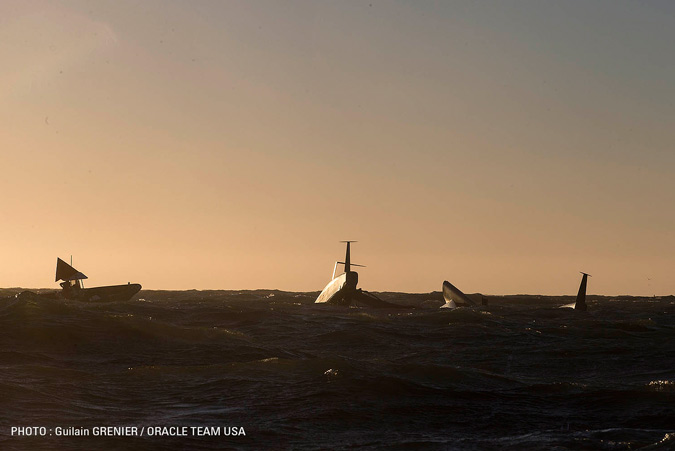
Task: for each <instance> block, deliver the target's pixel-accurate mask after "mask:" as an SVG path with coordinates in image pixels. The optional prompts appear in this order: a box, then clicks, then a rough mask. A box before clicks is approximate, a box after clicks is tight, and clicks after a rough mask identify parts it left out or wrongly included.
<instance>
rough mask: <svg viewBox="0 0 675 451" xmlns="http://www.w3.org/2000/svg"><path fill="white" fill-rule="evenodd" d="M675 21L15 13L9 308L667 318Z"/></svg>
mask: <svg viewBox="0 0 675 451" xmlns="http://www.w3.org/2000/svg"><path fill="white" fill-rule="evenodd" d="M673 42H675V4H673V3H672V2H667V1H646V2H635V1H622V0H616V1H614V0H612V1H592V2H566V1H559V2H549V1H534V0H533V1H481V2H474V1H419V2H418V1H415V2H412V1H410V2H404V1H377V0H367V1H363V2H359V1H344V2H343V1H334V2H328V1H200V0H195V1H155V0H144V1H142V2H138V1H133V2H132V1H112V0H111V1H84V0H82V1H59V2H54V1H33V0H27V1H26V0H21V1H18V0H17V1H15V0H3V1H2V2H0V152H1V155H2V160H1V161H2V177H1V178H0V186H1V187H2V194H3V196H2V200H1V201H0V206H1V214H2V220H1V222H0V224H1V229H0V230H1V231H2V233H1V234H0V249H1V250H2V259H0V286H2V287H16V286H22V287H34V288H35V287H54V288H58V286H57V285H56V284H55V283H54V281H53V277H54V269H55V263H56V257H57V256H59V257H61V258H63V259H65V260H68V259H69V258H70V256H71V255H73V260H74V261H73V263H74V266H75V267H76V268H78V269H79V270H81V271H82V272H84V273H85V274H87V275H88V276H89V280H88V281H86V283H87V286H95V285H106V284H116V283H126V282H127V281H131V282H138V283H141V284H143V286H144V288H149V289H191V288H196V289H255V288H270V289H271V288H278V289H282V290H294V291H310V290H321V289H322V288H323V286H324V285H325V284H326V283H327V282H328V279H329V278H330V275H331V273H332V269H333V262H334V261H335V260H337V259H342V258H343V257H344V248H343V245H342V244H340V243H339V242H338V241H339V240H345V239H352V240H358V241H359V243H357V244H354V245H353V249H352V258H353V261H354V262H356V263H361V264H365V265H367V268H362V269H361V270H360V271H359V272H360V286H361V287H363V288H364V289H368V290H372V291H407V292H429V291H438V290H440V288H441V283H442V281H443V280H444V279H447V280H450V281H451V282H452V283H453V284H455V285H457V286H458V287H459V288H460V289H462V290H463V291H465V292H477V291H481V292H483V293H486V294H515V293H530V294H574V293H576V290H577V288H578V284H579V280H580V275H579V273H578V271H585V272H589V273H591V274H592V275H593V278H591V279H589V288H588V291H589V293H591V294H634V295H654V294H656V295H663V294H672V293H675V278H674V277H673V270H674V269H675V209H674V208H673V205H674V204H675V176H674V169H675V148H674V147H675V146H674V143H675V139H674V138H675V52H673V49H672V46H673Z"/></svg>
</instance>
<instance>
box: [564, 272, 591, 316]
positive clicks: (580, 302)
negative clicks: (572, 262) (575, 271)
mask: <svg viewBox="0 0 675 451" xmlns="http://www.w3.org/2000/svg"><path fill="white" fill-rule="evenodd" d="M579 272H581V271H579ZM581 274H583V276H581V285H579V292H578V293H577V299H576V301H574V302H573V303H572V304H567V305H563V306H562V307H561V308H573V309H574V310H581V311H582V312H585V311H586V310H587V309H588V307H587V306H586V283H587V280H588V277H589V276H590V274H586V273H585V272H581Z"/></svg>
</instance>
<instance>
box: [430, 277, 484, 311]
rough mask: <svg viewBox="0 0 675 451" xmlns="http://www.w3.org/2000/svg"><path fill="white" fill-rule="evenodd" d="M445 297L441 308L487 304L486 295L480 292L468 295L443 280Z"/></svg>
mask: <svg viewBox="0 0 675 451" xmlns="http://www.w3.org/2000/svg"><path fill="white" fill-rule="evenodd" d="M443 299H445V304H444V305H441V308H447V309H454V308H457V307H476V306H478V305H481V304H482V305H487V301H486V298H485V296H483V295H482V294H480V293H476V294H469V295H466V294H464V293H462V291H461V290H460V289H459V288H457V287H456V286H454V285H453V284H451V283H450V282H448V281H447V280H445V281H443Z"/></svg>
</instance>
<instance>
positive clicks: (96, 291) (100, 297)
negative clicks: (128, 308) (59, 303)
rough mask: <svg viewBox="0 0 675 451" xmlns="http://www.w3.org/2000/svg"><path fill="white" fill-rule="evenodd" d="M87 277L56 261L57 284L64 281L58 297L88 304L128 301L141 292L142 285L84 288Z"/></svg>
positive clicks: (66, 264) (62, 262)
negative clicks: (83, 281)
mask: <svg viewBox="0 0 675 451" xmlns="http://www.w3.org/2000/svg"><path fill="white" fill-rule="evenodd" d="M86 278H87V276H85V275H84V274H82V273H81V272H80V271H78V270H77V269H75V268H73V267H72V266H70V265H69V264H68V263H66V262H64V261H63V260H61V259H60V258H57V259H56V280H55V281H56V282H58V281H59V280H62V281H63V282H61V284H60V285H61V291H60V292H59V293H58V296H59V297H61V298H65V299H71V300H76V301H87V302H115V301H128V300H129V299H131V298H132V297H133V296H134V295H135V294H136V293H138V292H139V291H140V290H141V285H140V284H137V283H128V284H126V285H110V286H105V287H93V288H84V286H83V285H82V280H84V279H86Z"/></svg>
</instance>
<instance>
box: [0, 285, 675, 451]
mask: <svg viewBox="0 0 675 451" xmlns="http://www.w3.org/2000/svg"><path fill="white" fill-rule="evenodd" d="M315 296H316V293H304V294H303V293H283V292H273V291H263V290H259V291H246V292H231V291H230V292H226V291H218V292H199V291H188V292H148V291H144V292H141V293H140V298H141V299H140V300H139V299H135V300H132V301H129V302H122V303H108V304H86V303H81V302H75V301H54V300H45V299H41V298H37V297H31V296H22V297H19V298H16V297H10V296H8V297H3V298H2V299H0V412H2V413H1V414H0V434H1V435H0V449H31V450H32V449H218V448H244V449H270V448H271V449H287V448H293V449H305V448H307V449H317V448H321V449H352V448H359V449H379V448H389V449H466V450H484V449H487V450H489V449H499V450H528V449H546V450H568V449H574V450H576V449H603V450H632V449H645V450H652V449H659V450H660V449H675V299H674V298H672V297H670V298H664V299H651V298H643V299H640V298H631V299H610V298H601V299H593V298H591V301H590V302H589V311H588V312H587V313H584V312H576V311H573V310H567V309H559V308H557V307H558V306H559V305H562V304H564V303H567V302H570V299H562V298H559V299H555V298H544V297H508V298H491V299H490V300H491V305H490V306H488V307H482V308H480V309H476V310H472V309H457V310H454V311H448V310H441V309H436V308H433V307H435V306H438V305H440V301H439V299H440V294H438V293H435V294H428V295H405V294H383V298H384V299H386V300H393V301H395V302H400V303H406V304H417V305H420V304H421V305H423V306H424V307H425V308H422V309H419V310H396V311H392V310H371V309H350V308H340V307H331V306H325V305H323V306H315V305H312V302H313V300H314V297H315ZM425 301H426V302H425ZM19 426H22V427H26V426H38V427H45V428H46V429H47V431H48V432H47V435H46V436H37V437H35V436H33V437H26V436H16V435H14V436H12V435H11V428H12V427H19ZM99 426H134V427H138V428H139V429H140V428H143V427H144V428H148V427H156V426H159V427H170V426H179V427H180V426H188V427H192V426H212V427H218V428H219V430H220V431H221V435H220V436H214V437H209V436H206V437H199V436H195V435H194V434H189V435H188V436H179V437H173V436H159V437H158V436H148V435H147V434H146V435H144V436H142V437H138V436H125V437H100V436H97V437H94V436H84V437H57V436H54V435H51V436H50V435H49V431H52V434H53V431H54V429H55V428H56V427H63V428H67V427H76V428H79V429H87V430H89V431H93V428H94V427H99ZM232 427H237V428H239V427H243V428H244V431H245V434H246V435H245V436H242V435H238V436H232V435H230V436H225V435H223V434H224V433H225V432H226V431H228V430H229V431H230V432H232V429H227V428H232Z"/></svg>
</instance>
